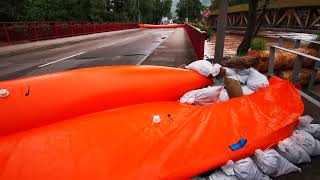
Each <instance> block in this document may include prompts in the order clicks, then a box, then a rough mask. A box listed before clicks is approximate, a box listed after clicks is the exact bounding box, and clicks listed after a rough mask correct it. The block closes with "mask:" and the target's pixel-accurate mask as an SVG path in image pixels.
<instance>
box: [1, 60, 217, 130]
mask: <svg viewBox="0 0 320 180" xmlns="http://www.w3.org/2000/svg"><path fill="white" fill-rule="evenodd" d="M210 84H212V82H211V80H209V79H207V78H204V77H203V76H201V75H199V74H198V73H196V72H193V71H190V70H184V69H175V68H168V67H159V66H118V67H97V68H87V69H79V70H72V71H66V72H60V73H54V74H47V75H41V76H35V77H29V78H24V79H17V80H12V81H3V82H0V89H7V90H8V91H9V92H10V95H9V96H8V97H6V98H0V107H1V108H0V114H1V121H0V135H7V134H9V133H14V132H18V131H21V130H26V129H30V128H33V127H39V126H42V125H45V124H49V123H52V122H55V121H60V120H63V119H67V118H72V117H75V116H79V115H83V114H87V113H93V112H97V111H102V110H107V109H112V108H116V107H121V106H127V105H131V104H138V103H146V102H157V101H174V100H178V99H179V98H180V97H181V96H182V95H183V94H184V93H186V92H188V91H190V90H193V89H197V88H201V87H204V86H207V85H210Z"/></svg>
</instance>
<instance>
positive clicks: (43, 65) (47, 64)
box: [38, 51, 86, 68]
mask: <svg viewBox="0 0 320 180" xmlns="http://www.w3.org/2000/svg"><path fill="white" fill-rule="evenodd" d="M84 53H86V51H84V52H81V53H78V54H74V55H71V56H68V57H65V58H62V59H58V60H55V61H52V62H49V63H46V64H42V65H40V66H38V67H39V68H42V67H45V66H49V65H51V64H54V63H57V62H60V61H63V60H66V59H70V58H73V57H75V56H79V55H81V54H84Z"/></svg>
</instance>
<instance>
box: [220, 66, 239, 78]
mask: <svg viewBox="0 0 320 180" xmlns="http://www.w3.org/2000/svg"><path fill="white" fill-rule="evenodd" d="M223 68H224V69H225V70H226V76H233V75H237V72H236V70H235V69H232V68H228V67H223Z"/></svg>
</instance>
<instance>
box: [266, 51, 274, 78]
mask: <svg viewBox="0 0 320 180" xmlns="http://www.w3.org/2000/svg"><path fill="white" fill-rule="evenodd" d="M275 55H276V48H275V47H270V54H269V65H268V76H269V77H271V76H273V71H274V58H275Z"/></svg>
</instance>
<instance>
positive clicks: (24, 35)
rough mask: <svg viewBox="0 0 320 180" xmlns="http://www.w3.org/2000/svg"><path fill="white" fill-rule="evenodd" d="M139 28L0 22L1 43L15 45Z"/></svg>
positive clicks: (121, 24) (88, 24)
mask: <svg viewBox="0 0 320 180" xmlns="http://www.w3.org/2000/svg"><path fill="white" fill-rule="evenodd" d="M133 28H138V24H125V23H88V22H11V23H7V22H3V23H1V22H0V43H1V42H2V43H3V44H7V45H10V44H15V43H21V42H29V41H39V40H46V39H55V38H62V37H69V36H77V35H86V34H92V33H101V32H108V31H118V30H124V29H133Z"/></svg>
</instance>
